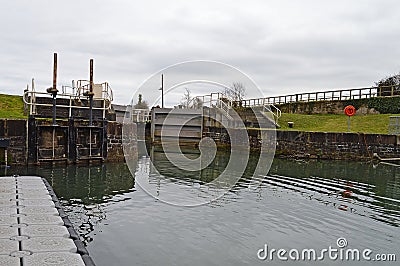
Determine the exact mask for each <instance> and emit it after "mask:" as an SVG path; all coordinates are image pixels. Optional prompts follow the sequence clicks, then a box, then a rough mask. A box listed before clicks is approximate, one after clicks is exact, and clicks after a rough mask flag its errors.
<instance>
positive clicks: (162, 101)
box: [161, 74, 164, 108]
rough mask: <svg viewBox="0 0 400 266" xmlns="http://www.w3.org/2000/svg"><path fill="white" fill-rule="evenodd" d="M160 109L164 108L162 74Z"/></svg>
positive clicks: (162, 75)
mask: <svg viewBox="0 0 400 266" xmlns="http://www.w3.org/2000/svg"><path fill="white" fill-rule="evenodd" d="M161 108H164V74H161Z"/></svg>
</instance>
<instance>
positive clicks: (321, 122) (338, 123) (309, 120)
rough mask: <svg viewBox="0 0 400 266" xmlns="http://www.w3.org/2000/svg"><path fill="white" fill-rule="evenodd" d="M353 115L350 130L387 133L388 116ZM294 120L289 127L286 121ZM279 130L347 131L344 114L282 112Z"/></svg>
mask: <svg viewBox="0 0 400 266" xmlns="http://www.w3.org/2000/svg"><path fill="white" fill-rule="evenodd" d="M392 115H393V114H379V115H355V116H353V117H351V118H350V119H351V132H363V133H379V134H387V133H388V126H389V116H392ZM289 121H290V122H294V128H289V126H288V122H289ZM279 125H280V126H281V130H298V131H322V132H347V116H346V115H344V114H343V115H320V114H319V115H301V114H287V113H282V116H281V118H280V119H279Z"/></svg>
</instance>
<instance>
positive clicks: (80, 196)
mask: <svg viewBox="0 0 400 266" xmlns="http://www.w3.org/2000/svg"><path fill="white" fill-rule="evenodd" d="M7 174H8V175H13V174H19V175H37V176H41V177H44V178H46V179H47V180H48V181H49V183H50V184H51V186H52V187H53V189H54V191H55V193H56V195H57V197H58V199H59V200H60V202H61V204H62V205H63V206H64V210H65V212H66V213H67V214H68V217H69V218H70V220H71V222H72V223H73V225H74V227H75V229H76V230H77V232H78V233H79V235H80V236H81V238H82V241H83V242H84V243H85V244H88V243H89V242H91V241H92V240H93V239H92V236H91V233H92V232H93V231H94V228H95V226H96V225H97V224H99V223H100V222H102V221H103V220H107V211H106V208H107V206H108V205H110V204H113V203H116V202H121V201H125V200H128V199H130V198H129V197H126V196H124V193H128V192H132V191H135V188H134V185H135V181H134V178H133V177H132V175H131V174H130V172H129V170H128V168H127V166H126V165H125V164H104V165H96V166H77V165H69V166H66V167H65V166H48V167H29V168H24V167H16V168H12V169H8V172H7Z"/></svg>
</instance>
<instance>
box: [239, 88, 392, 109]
mask: <svg viewBox="0 0 400 266" xmlns="http://www.w3.org/2000/svg"><path fill="white" fill-rule="evenodd" d="M388 96H389V97H390V96H400V86H380V87H370V88H359V89H346V90H331V91H318V92H307V93H296V94H289V95H283V96H272V97H265V98H256V99H248V100H242V101H240V102H239V103H238V104H239V105H240V106H243V107H251V106H259V105H262V104H286V103H294V102H313V101H335V100H339V101H343V100H354V99H364V98H372V97H388Z"/></svg>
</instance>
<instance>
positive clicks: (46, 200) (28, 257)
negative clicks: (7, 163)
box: [0, 176, 94, 266]
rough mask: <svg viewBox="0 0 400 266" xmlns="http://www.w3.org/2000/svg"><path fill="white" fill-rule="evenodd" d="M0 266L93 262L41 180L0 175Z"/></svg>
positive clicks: (88, 263)
mask: <svg viewBox="0 0 400 266" xmlns="http://www.w3.org/2000/svg"><path fill="white" fill-rule="evenodd" d="M0 265H10V266H12V265H23V266H28V265H43V266H46V265H66V266H74V265H77V266H78V265H88V266H90V265H94V263H93V261H92V259H91V258H90V257H89V255H88V252H87V250H86V248H85V247H84V245H83V243H82V242H81V241H80V240H79V236H78V235H77V233H76V232H75V230H74V229H73V226H72V224H71V222H70V221H69V219H68V217H67V215H66V214H65V213H64V211H63V209H62V207H61V205H60V203H59V202H58V199H57V197H56V195H55V194H54V192H53V189H52V188H51V186H50V185H49V184H48V182H47V181H46V180H45V179H42V178H40V177H37V176H14V177H0Z"/></svg>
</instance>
